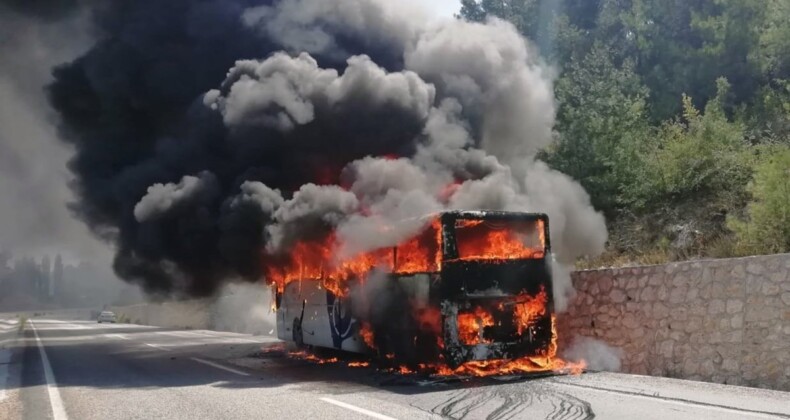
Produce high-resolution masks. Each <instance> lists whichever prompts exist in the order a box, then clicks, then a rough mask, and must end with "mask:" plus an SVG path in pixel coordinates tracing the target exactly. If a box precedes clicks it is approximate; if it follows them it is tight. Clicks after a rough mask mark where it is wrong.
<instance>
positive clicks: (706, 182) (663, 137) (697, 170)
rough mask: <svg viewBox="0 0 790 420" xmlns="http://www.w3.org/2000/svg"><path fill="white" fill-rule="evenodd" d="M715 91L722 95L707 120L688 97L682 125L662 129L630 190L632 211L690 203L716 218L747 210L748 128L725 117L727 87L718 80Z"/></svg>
mask: <svg viewBox="0 0 790 420" xmlns="http://www.w3.org/2000/svg"><path fill="white" fill-rule="evenodd" d="M717 86H718V94H717V96H716V97H715V98H713V99H712V100H710V101H709V102H708V104H707V106H706V107H705V112H704V114H703V113H700V112H699V111H698V110H697V109H696V108H695V107H694V105H693V104H692V102H691V98H690V97H688V96H686V95H684V96H683V119H682V120H675V121H671V122H667V123H665V124H664V125H663V126H662V127H661V128H659V129H658V131H657V133H656V136H655V141H654V142H653V143H652V144H651V145H650V146H648V147H647V148H646V151H645V152H644V153H643V154H642V155H641V159H640V160H641V162H640V163H639V165H638V167H639V168H640V171H639V172H637V173H636V174H635V175H636V176H635V177H634V182H632V183H630V184H628V186H627V194H626V196H627V197H629V198H630V199H632V200H634V201H633V202H632V203H631V204H632V205H633V207H634V208H641V209H643V210H645V211H664V210H666V209H667V208H677V207H679V206H682V205H684V204H689V203H690V204H691V205H692V206H694V207H695V208H697V209H699V210H700V211H702V212H704V213H707V215H708V217H716V216H725V215H726V214H728V213H729V212H730V211H733V210H734V209H737V208H739V207H741V206H742V205H743V203H744V202H745V199H746V197H747V194H746V185H747V184H748V182H749V179H750V176H751V166H750V163H749V160H748V159H746V158H745V152H746V149H745V147H746V145H745V143H744V141H743V135H744V127H743V125H742V124H741V123H738V122H732V121H730V120H728V119H727V116H726V114H725V113H724V109H723V102H724V98H726V96H727V94H728V92H729V83H727V81H726V80H725V79H719V81H718V83H717ZM702 217H705V216H704V215H703V216H702Z"/></svg>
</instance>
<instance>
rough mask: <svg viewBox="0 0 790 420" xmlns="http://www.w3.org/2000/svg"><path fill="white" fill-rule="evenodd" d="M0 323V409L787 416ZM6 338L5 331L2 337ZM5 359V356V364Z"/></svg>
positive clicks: (754, 399) (220, 339) (171, 414)
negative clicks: (416, 376)
mask: <svg viewBox="0 0 790 420" xmlns="http://www.w3.org/2000/svg"><path fill="white" fill-rule="evenodd" d="M17 329H18V328H16V326H15V325H14V323H13V322H12V321H9V320H6V321H3V320H0V418H3V419H5V418H9V419H15V418H20V419H36V420H38V419H55V420H66V419H80V420H82V419H86V420H90V419H267V418H271V419H317V418H321V419H344V420H349V419H435V418H453V419H462V418H463V419H518V418H524V419H543V418H546V419H591V418H601V419H640V420H646V419H667V418H669V419H716V420H725V419H760V418H763V419H775V418H785V419H790V393H783V392H777V391H767V390H758V389H751V388H743V387H734V386H724V385H713V384H706V383H699V382H691V381H680V380H673V379H661V378H649V377H643V376H632V375H623V374H612V373H588V374H584V375H582V376H576V377H572V376H565V377H545V378H539V379H531V380H518V381H501V380H492V379H484V380H475V381H465V382H456V383H441V384H428V385H420V384H418V383H415V381H413V380H411V379H404V378H403V377H400V376H397V375H392V374H386V373H381V372H378V371H375V370H373V369H369V368H368V369H366V368H362V369H359V368H349V367H346V366H345V365H339V364H334V365H330V364H324V365H318V364H314V363H310V362H307V361H303V360H293V359H291V358H288V357H284V356H282V353H279V352H277V351H271V352H265V353H263V354H262V355H259V356H258V357H246V356H248V355H249V354H252V353H254V352H256V351H257V350H258V349H260V348H261V347H264V348H268V347H270V346H273V345H275V346H276V344H274V342H275V340H273V339H271V338H267V337H252V336H248V335H241V334H232V333H222V332H214V331H183V330H172V329H161V328H153V327H143V326H137V325H125V324H96V323H95V322H88V321H65V320H54V319H34V320H33V321H32V322H29V324H28V327H27V328H26V329H25V330H24V332H23V333H22V334H21V335H18V336H17V333H16V331H17ZM9 337H10V338H9ZM4 360H5V362H3V361H4Z"/></svg>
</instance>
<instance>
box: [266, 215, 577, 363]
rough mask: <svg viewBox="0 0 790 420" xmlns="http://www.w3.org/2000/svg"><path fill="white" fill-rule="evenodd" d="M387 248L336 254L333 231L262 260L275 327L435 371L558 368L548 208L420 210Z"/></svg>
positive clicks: (298, 339) (282, 334) (291, 335)
mask: <svg viewBox="0 0 790 420" xmlns="http://www.w3.org/2000/svg"><path fill="white" fill-rule="evenodd" d="M420 226H421V230H420V231H419V232H418V233H417V234H416V235H414V236H413V237H411V238H409V239H408V240H405V241H403V242H401V243H400V244H399V245H397V246H394V247H386V248H382V249H377V250H374V251H370V252H366V253H362V254H358V255H354V256H351V257H348V258H337V251H338V249H339V247H340V245H341V244H340V243H338V240H337V236H336V235H335V234H329V235H327V236H325V237H322V238H321V239H320V240H311V241H304V242H299V243H297V244H295V245H294V246H293V247H292V249H291V250H290V252H289V253H288V254H287V255H283V256H279V257H274V256H272V257H270V258H266V259H265V263H264V273H265V275H266V278H267V281H268V282H269V283H270V284H272V287H273V290H274V293H275V299H274V300H275V303H274V305H275V307H276V318H277V331H278V336H279V338H280V339H282V340H286V341H293V342H295V343H296V344H297V345H300V346H305V345H309V346H316V347H328V348H334V349H339V350H344V351H348V352H357V353H370V354H377V355H379V356H381V357H382V358H385V359H392V360H397V361H399V362H402V363H403V364H404V365H405V366H410V367H417V368H421V369H429V370H433V371H435V372H437V373H473V374H480V375H482V374H487V373H489V372H492V373H501V372H524V371H530V372H532V371H546V370H554V369H557V368H562V367H565V366H566V365H565V364H564V362H562V361H559V360H557V359H555V354H556V332H555V329H554V315H553V305H552V301H553V300H552V281H551V278H552V277H551V263H550V262H551V246H550V240H549V220H548V217H547V216H546V215H545V214H528V213H511V212H479V211H453V212H443V213H440V214H436V215H432V216H429V217H425V218H423V219H421V220H420Z"/></svg>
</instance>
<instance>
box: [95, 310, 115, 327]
mask: <svg viewBox="0 0 790 420" xmlns="http://www.w3.org/2000/svg"><path fill="white" fill-rule="evenodd" d="M98 321H99V324H101V323H102V322H112V323H113V324H115V322H116V320H115V313H113V312H110V311H102V313H100V314H99V319H98Z"/></svg>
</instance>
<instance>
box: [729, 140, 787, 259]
mask: <svg viewBox="0 0 790 420" xmlns="http://www.w3.org/2000/svg"><path fill="white" fill-rule="evenodd" d="M762 155H763V157H762V159H760V161H759V164H758V165H757V168H756V171H755V174H754V182H753V183H752V184H751V185H750V188H749V191H750V192H751V193H752V196H753V200H752V201H751V202H750V203H749V205H748V207H747V214H748V217H747V220H746V221H741V220H738V219H736V218H730V219H729V220H728V222H729V223H728V225H729V226H730V228H731V229H732V230H733V231H734V232H735V234H736V237H737V239H738V249H739V251H740V252H741V253H743V254H756V253H779V252H789V251H790V148H789V147H787V146H773V147H768V148H767V149H765V150H763V154H762Z"/></svg>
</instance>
